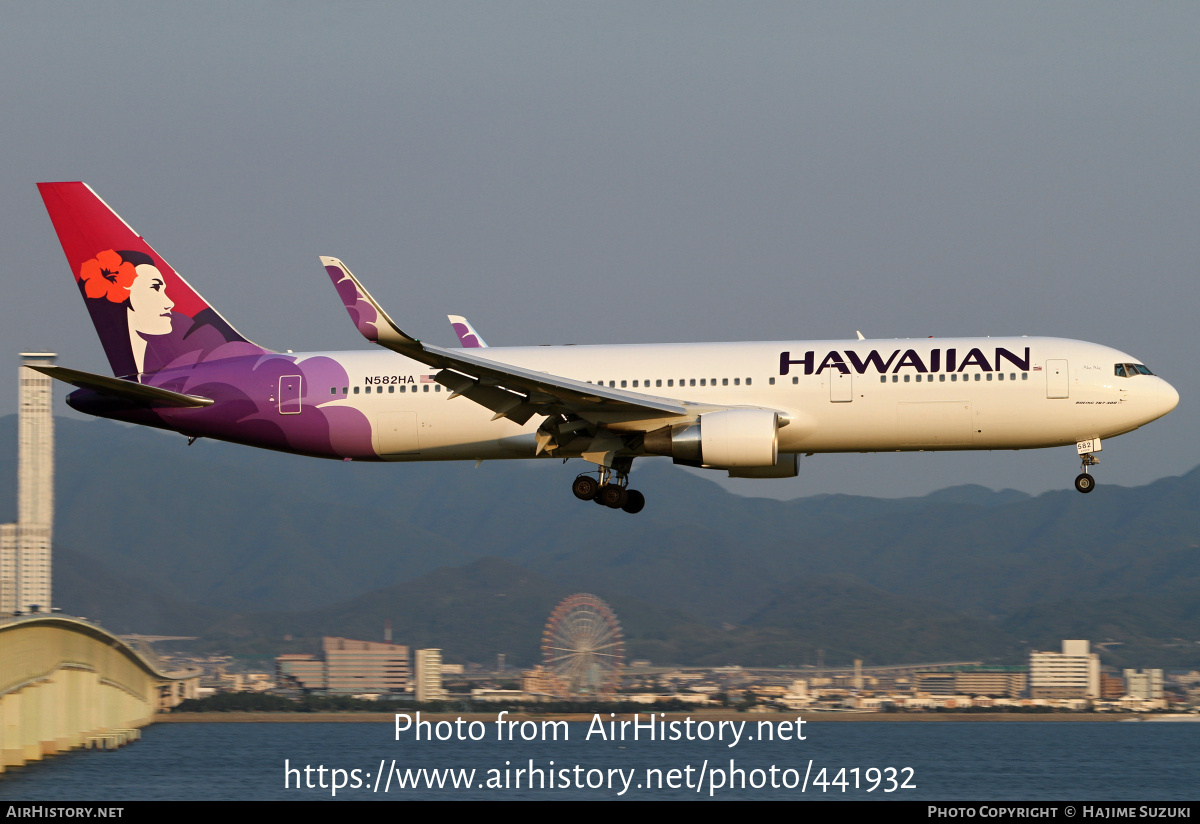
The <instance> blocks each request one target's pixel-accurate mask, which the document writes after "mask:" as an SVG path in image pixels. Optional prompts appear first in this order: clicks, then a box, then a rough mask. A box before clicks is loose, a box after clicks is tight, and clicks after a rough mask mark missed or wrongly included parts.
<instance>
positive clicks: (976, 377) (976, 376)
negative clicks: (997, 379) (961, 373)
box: [975, 372, 979, 383]
mask: <svg viewBox="0 0 1200 824" xmlns="http://www.w3.org/2000/svg"><path fill="white" fill-rule="evenodd" d="M975 381H976V382H977V383H978V381H979V373H978V372H976V373H975Z"/></svg>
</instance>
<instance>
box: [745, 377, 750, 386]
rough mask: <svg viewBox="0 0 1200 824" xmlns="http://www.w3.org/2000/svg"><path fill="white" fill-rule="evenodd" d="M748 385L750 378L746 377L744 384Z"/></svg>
mask: <svg viewBox="0 0 1200 824" xmlns="http://www.w3.org/2000/svg"><path fill="white" fill-rule="evenodd" d="M749 385H750V379H749V378H746V386H749Z"/></svg>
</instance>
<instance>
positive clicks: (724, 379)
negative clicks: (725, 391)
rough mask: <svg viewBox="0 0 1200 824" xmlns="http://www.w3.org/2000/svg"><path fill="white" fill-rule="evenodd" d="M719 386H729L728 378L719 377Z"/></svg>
mask: <svg viewBox="0 0 1200 824" xmlns="http://www.w3.org/2000/svg"><path fill="white" fill-rule="evenodd" d="M721 386H729V378H721Z"/></svg>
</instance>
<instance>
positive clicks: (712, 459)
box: [643, 409, 779, 469]
mask: <svg viewBox="0 0 1200 824" xmlns="http://www.w3.org/2000/svg"><path fill="white" fill-rule="evenodd" d="M643 446H644V448H645V450H646V451H647V452H650V453H652V454H655V455H669V456H670V457H672V458H674V459H675V463H681V464H689V465H692V466H704V467H710V468H713V469H737V468H739V467H750V466H774V465H775V463H776V462H777V461H778V459H779V416H778V415H777V414H776V413H774V412H771V411H769V410H766V409H726V410H723V411H721V412H709V413H707V414H704V415H701V416H700V420H699V421H697V422H696V423H683V424H675V425H674V426H664V427H663V428H662V429H656V430H654V431H653V432H647V433H646V436H645V439H644V440H643Z"/></svg>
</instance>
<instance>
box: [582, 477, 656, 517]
mask: <svg viewBox="0 0 1200 824" xmlns="http://www.w3.org/2000/svg"><path fill="white" fill-rule="evenodd" d="M571 492H573V493H574V494H575V497H576V498H578V499H579V500H581V501H595V502H596V503H598V504H600V505H601V506H607V507H609V508H610V509H620V510H624V511H625V512H628V513H630V514H631V515H632V514H634V513H637V512H641V511H642V508H643V507H645V506H646V496H645V495H643V494H642V493H640V492H638V491H637V490H636V489H630V488H629V474H628V470H626V471H624V472H622V471H621V470H618V469H609V468H608V467H606V466H602V467H600V469H599V470H598V471H597V472H596V475H595V477H593V476H592V475H590V474H586V473H585V474H583V475H580V476H579V477H577V478H576V479H575V480H574V481H573V482H572V483H571Z"/></svg>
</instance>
